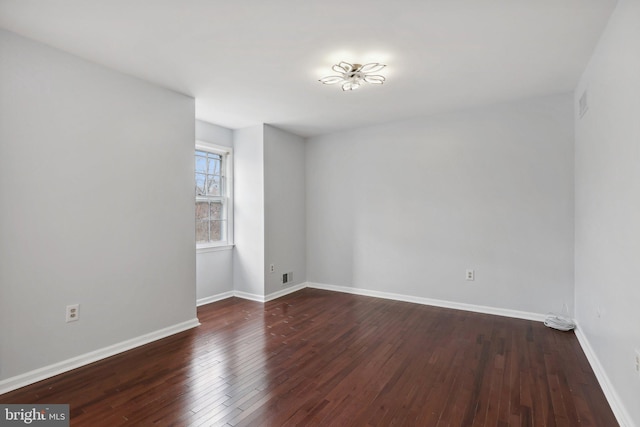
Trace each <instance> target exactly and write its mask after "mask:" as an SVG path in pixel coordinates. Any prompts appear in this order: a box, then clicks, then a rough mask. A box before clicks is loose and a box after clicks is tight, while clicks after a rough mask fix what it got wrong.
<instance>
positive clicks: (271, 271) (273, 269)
mask: <svg viewBox="0 0 640 427" xmlns="http://www.w3.org/2000/svg"><path fill="white" fill-rule="evenodd" d="M274 271H276V266H275V265H273V264H271V265H270V266H269V273H273V272H274Z"/></svg>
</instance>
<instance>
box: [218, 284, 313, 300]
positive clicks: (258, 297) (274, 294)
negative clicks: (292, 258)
mask: <svg viewBox="0 0 640 427" xmlns="http://www.w3.org/2000/svg"><path fill="white" fill-rule="evenodd" d="M308 287H309V283H308V282H303V283H300V284H298V285H294V286H290V287H288V288H286V289H282V290H279V291H277V292H272V293H270V294H267V295H259V294H251V293H249V292H242V291H233V296H235V297H238V298H243V299H248V300H250V301H257V302H268V301H271V300H274V299H277V298H280V297H283V296H285V295H289V294H292V293H294V292H298V291H299V290H301V289H304V288H308ZM219 295H224V294H219ZM214 297H215V296H214ZM220 299H222V298H220Z"/></svg>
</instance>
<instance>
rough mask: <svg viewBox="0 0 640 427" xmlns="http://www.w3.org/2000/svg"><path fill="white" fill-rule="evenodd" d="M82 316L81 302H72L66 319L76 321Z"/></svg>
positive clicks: (68, 307)
mask: <svg viewBox="0 0 640 427" xmlns="http://www.w3.org/2000/svg"><path fill="white" fill-rule="evenodd" d="M79 318H80V304H72V305H68V306H67V314H66V321H67V323H69V322H75V321H77V320H78V319H79Z"/></svg>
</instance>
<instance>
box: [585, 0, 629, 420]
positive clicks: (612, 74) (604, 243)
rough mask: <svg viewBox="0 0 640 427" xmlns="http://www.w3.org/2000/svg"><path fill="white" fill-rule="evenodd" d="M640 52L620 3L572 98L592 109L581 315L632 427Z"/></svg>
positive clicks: (587, 147) (587, 153) (587, 142)
mask: <svg viewBox="0 0 640 427" xmlns="http://www.w3.org/2000/svg"><path fill="white" fill-rule="evenodd" d="M639 52H640V2H639V1H633V0H620V1H619V3H618V6H617V8H616V10H615V11H614V13H613V14H612V16H611V18H610V21H609V24H608V26H607V28H606V29H605V31H604V33H603V35H602V38H601V39H600V42H599V44H598V46H597V48H596V50H595V52H594V55H593V57H592V58H591V61H590V63H589V65H588V66H587V68H586V70H585V73H584V75H583V76H582V79H581V81H580V84H579V85H578V87H577V89H576V92H575V97H576V99H575V102H576V105H577V103H578V99H579V98H580V96H582V94H583V93H584V91H585V90H587V99H588V104H589V110H588V111H587V113H586V114H585V115H584V116H583V117H582V119H580V117H579V116H578V115H577V114H576V119H575V123H576V127H575V132H576V153H575V163H576V175H575V182H576V202H575V207H576V231H575V232H576V244H575V252H576V258H575V268H576V316H577V320H578V322H579V331H580V332H581V333H582V334H583V335H584V336H585V337H586V339H587V341H588V343H589V344H590V347H591V349H592V351H593V352H594V354H595V356H596V357H597V359H598V360H599V363H600V364H601V366H602V367H603V369H604V372H605V373H606V376H607V377H608V381H610V385H611V386H612V389H613V391H614V393H615V394H616V395H617V399H619V402H621V403H622V405H621V406H622V407H623V408H622V411H621V412H622V413H623V416H624V417H625V418H626V422H627V423H628V425H632V423H633V424H635V425H640V406H639V405H638V399H639V398H640V377H638V375H637V374H636V373H635V363H634V350H635V349H638V350H640V309H639V307H638V305H639V304H640V285H639V284H638V274H637V267H638V260H639V258H640V220H639V218H640V216H639V212H640V120H639V116H640V54H639ZM576 108H577V107H576ZM598 313H600V315H598ZM605 386H606V383H605ZM624 408H626V410H625V409H624ZM625 412H626V414H625Z"/></svg>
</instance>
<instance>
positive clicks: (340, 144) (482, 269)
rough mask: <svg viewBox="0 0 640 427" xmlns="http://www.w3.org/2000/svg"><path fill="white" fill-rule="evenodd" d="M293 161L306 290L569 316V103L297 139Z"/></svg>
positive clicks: (559, 100)
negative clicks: (302, 164)
mask: <svg viewBox="0 0 640 427" xmlns="http://www.w3.org/2000/svg"><path fill="white" fill-rule="evenodd" d="M306 165H307V176H306V179H307V272H308V273H307V278H308V280H309V281H310V282H316V283H322V284H329V285H339V286H351V287H355V288H363V289H367V290H373V291H382V292H391V293H396V294H404V295H409V296H414V297H422V298H433V299H439V300H445V301H453V302H458V303H468V304H475V305H482V306H489V307H496V308H505V309H512V310H520V311H525V312H533V313H546V312H547V311H549V310H556V311H559V310H561V309H562V306H563V304H567V305H568V306H569V308H570V309H572V305H573V304H572V302H573V127H572V99H571V96H570V95H561V96H555V97H549V98H543V99H537V100H531V101H526V102H520V103H512V104H507V105H501V106H494V107H486V108H481V109H476V110H470V111H464V112H458V113H452V114H444V115H440V116H435V117H429V118H422V119H415V120H408V121H404V122H399V123H393V124H386V125H380V126H375V127H369V128H361V129H357V130H353V131H350V132H342V133H336V134H332V135H327V136H321V137H315V138H311V139H310V140H308V142H307V150H306ZM467 268H471V269H475V273H476V280H475V281H473V282H468V281H465V269H467Z"/></svg>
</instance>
